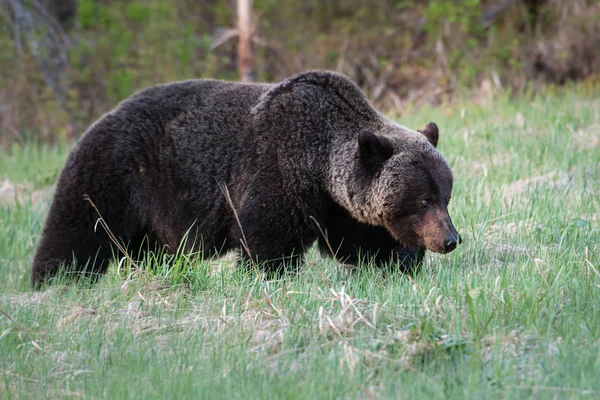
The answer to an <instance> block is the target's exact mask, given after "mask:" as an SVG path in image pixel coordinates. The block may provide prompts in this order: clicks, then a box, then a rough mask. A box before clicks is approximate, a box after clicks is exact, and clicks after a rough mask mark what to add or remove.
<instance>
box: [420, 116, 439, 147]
mask: <svg viewBox="0 0 600 400" xmlns="http://www.w3.org/2000/svg"><path fill="white" fill-rule="evenodd" d="M417 132H421V133H422V134H423V135H425V137H426V138H427V140H429V143H431V144H432V145H433V147H436V148H437V144H438V139H439V138H440V131H439V130H438V127H437V125H436V124H435V122H430V123H428V124H427V125H425V127H424V128H423V129H419V130H418V131H417Z"/></svg>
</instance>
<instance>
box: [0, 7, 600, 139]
mask: <svg viewBox="0 0 600 400" xmlns="http://www.w3.org/2000/svg"><path fill="white" fill-rule="evenodd" d="M251 3H252V14H253V19H252V27H253V31H252V60H251V62H252V68H253V76H254V78H255V79H256V80H258V81H277V80H280V79H282V78H285V77H287V76H289V75H292V74H294V73H296V72H299V71H302V70H306V69H309V68H327V69H334V70H337V71H339V72H342V73H344V74H347V75H348V76H350V77H351V78H353V79H354V80H355V81H356V82H357V83H359V85H360V86H361V87H362V88H363V89H364V90H365V91H366V93H367V94H368V95H369V97H370V98H371V100H372V101H373V102H374V103H375V104H376V105H377V106H378V107H380V108H382V109H383V110H384V111H386V112H399V113H401V112H403V110H405V109H407V107H409V106H410V107H418V106H419V105H422V104H439V103H441V102H445V101H452V99H453V98H456V97H458V96H464V95H465V93H467V95H468V96H478V95H481V94H482V93H484V94H485V93H493V92H496V91H507V90H510V91H512V92H514V93H522V92H524V91H535V90H538V89H539V88H540V87H542V86H548V85H564V84H568V83H569V82H571V81H583V85H589V86H590V87H591V88H594V87H597V86H598V85H597V83H598V82H599V81H600V1H597V0H572V1H567V0H565V1H561V0H465V1H458V0H442V1H428V0H378V1H357V0H332V1H319V0H298V1H292V0H280V1H277V0H254V1H253V2H251ZM236 14H237V13H236V1H233V0H195V1H192V0H0V145H4V146H6V145H8V144H10V143H13V142H24V141H30V140H32V139H35V140H41V141H56V140H57V139H62V138H65V137H67V138H72V137H77V136H78V135H80V134H81V132H82V131H83V130H84V129H85V127H86V126H87V125H88V124H89V123H91V122H92V121H93V120H95V119H96V118H98V117H99V116H100V115H101V114H102V113H104V112H106V111H108V110H110V109H111V108H113V107H114V106H115V105H116V103H117V102H118V101H120V100H122V99H124V98H125V97H127V96H129V95H130V94H132V93H133V92H135V91H137V90H139V89H142V88H144V87H147V86H150V85H154V84H156V83H160V82H166V81H173V80H182V79H189V78H222V79H230V80H236V79H238V78H239V72H238V63H237V61H238V43H237V41H238V35H237V34H236V30H235V29H234V28H235V27H236V26H237V15H236Z"/></svg>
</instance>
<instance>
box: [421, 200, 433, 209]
mask: <svg viewBox="0 0 600 400" xmlns="http://www.w3.org/2000/svg"><path fill="white" fill-rule="evenodd" d="M421 204H422V205H423V208H425V207H429V205H430V204H431V200H423V201H421Z"/></svg>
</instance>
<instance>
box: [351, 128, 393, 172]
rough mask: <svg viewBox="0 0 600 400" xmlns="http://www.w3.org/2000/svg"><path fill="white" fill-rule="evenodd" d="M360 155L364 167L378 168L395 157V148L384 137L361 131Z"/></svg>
mask: <svg viewBox="0 0 600 400" xmlns="http://www.w3.org/2000/svg"><path fill="white" fill-rule="evenodd" d="M358 154H359V157H360V161H361V162H362V163H363V165H364V166H366V167H367V168H378V167H380V166H381V165H383V163H384V162H385V161H386V160H388V159H389V158H390V157H391V156H393V155H394V146H392V143H391V142H390V141H389V139H387V138H385V137H383V136H377V135H375V134H374V133H373V132H369V131H361V132H360V133H359V134H358Z"/></svg>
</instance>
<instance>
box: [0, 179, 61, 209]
mask: <svg viewBox="0 0 600 400" xmlns="http://www.w3.org/2000/svg"><path fill="white" fill-rule="evenodd" d="M53 193H54V186H48V187H45V188H42V189H38V190H34V189H33V186H32V185H30V184H22V183H15V182H11V181H10V180H8V179H5V180H4V181H3V182H1V183H0V205H1V204H15V203H18V204H23V203H26V202H28V201H31V204H38V203H49V202H50V200H51V199H52V194H53Z"/></svg>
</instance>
